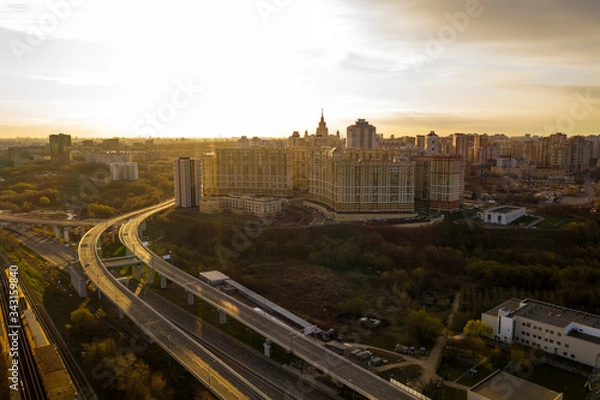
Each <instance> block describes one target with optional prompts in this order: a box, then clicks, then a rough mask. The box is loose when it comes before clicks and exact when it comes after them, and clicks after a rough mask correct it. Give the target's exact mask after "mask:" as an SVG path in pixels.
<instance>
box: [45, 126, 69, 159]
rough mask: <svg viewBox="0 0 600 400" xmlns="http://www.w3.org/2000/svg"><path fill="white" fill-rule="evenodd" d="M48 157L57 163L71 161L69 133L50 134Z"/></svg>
mask: <svg viewBox="0 0 600 400" xmlns="http://www.w3.org/2000/svg"><path fill="white" fill-rule="evenodd" d="M49 140H50V158H51V160H52V162H55V163H57V164H70V163H71V135H65V134H64V133H59V134H58V135H50V138H49Z"/></svg>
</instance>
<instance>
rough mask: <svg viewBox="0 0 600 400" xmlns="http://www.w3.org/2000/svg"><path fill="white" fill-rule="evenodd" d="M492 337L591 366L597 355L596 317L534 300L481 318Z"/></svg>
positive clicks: (599, 324)
mask: <svg viewBox="0 0 600 400" xmlns="http://www.w3.org/2000/svg"><path fill="white" fill-rule="evenodd" d="M481 320H482V321H483V322H485V323H486V324H488V325H489V326H491V327H492V330H493V336H494V337H495V338H496V339H497V340H500V341H503V342H506V343H520V344H522V345H525V346H531V347H536V348H539V349H542V350H543V351H545V352H547V353H550V354H553V355H555V356H559V357H563V358H567V359H569V360H572V361H576V362H579V363H582V364H585V365H590V366H593V365H595V363H596V358H597V356H598V355H599V354H600V316H598V315H594V314H590V313H586V312H584V311H577V310H572V309H569V308H566V307H562V306H557V305H555V304H549V303H544V302H541V301H537V300H531V299H525V300H519V299H510V300H508V301H506V302H504V303H502V304H500V305H499V306H497V307H494V308H492V309H491V310H488V311H486V312H484V313H483V314H481Z"/></svg>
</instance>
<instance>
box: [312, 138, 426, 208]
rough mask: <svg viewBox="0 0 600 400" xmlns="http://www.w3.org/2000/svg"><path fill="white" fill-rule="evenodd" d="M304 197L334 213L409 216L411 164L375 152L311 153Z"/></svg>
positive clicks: (328, 151) (412, 169)
mask: <svg viewBox="0 0 600 400" xmlns="http://www.w3.org/2000/svg"><path fill="white" fill-rule="evenodd" d="M310 165H311V168H310V172H309V180H308V195H309V198H310V199H311V200H312V201H315V202H318V203H321V204H324V205H326V206H327V207H328V208H329V209H331V210H333V211H335V212H336V213H375V214H376V213H386V214H390V213H396V214H397V213H412V212H413V211H414V170H415V164H414V162H412V161H408V160H406V159H400V158H396V157H394V156H393V155H392V153H391V152H389V151H386V150H377V149H373V150H371V149H369V150H367V149H364V150H363V149H360V150H359V149H347V150H346V151H342V150H340V149H315V150H314V151H313V152H311V163H310Z"/></svg>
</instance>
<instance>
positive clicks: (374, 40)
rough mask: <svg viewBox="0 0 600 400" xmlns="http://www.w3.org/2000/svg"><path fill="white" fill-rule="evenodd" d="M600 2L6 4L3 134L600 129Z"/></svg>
mask: <svg viewBox="0 0 600 400" xmlns="http://www.w3.org/2000/svg"><path fill="white" fill-rule="evenodd" d="M599 14H600V4H598V3H594V2H591V1H583V0H581V1H576V2H572V3H564V2H560V1H544V2H542V1H532V2H527V3H526V4H523V3H522V2H517V1H505V2H502V3H500V2H493V1H491V0H480V1H478V0H468V1H466V2H465V1H446V2H443V3H439V4H438V2H434V1H420V2H403V3H402V4H396V3H395V2H392V1H385V0H377V1H370V2H366V1H351V2H341V1H328V2H325V3H323V4H319V3H318V2H316V1H315V0H312V1H303V2H294V1H291V0H290V1H272V0H256V1H251V2H247V1H246V2H242V1H235V2H233V3H232V2H229V3H227V4H219V3H211V4H209V5H200V4H194V3H191V2H188V1H184V0H179V1H171V2H169V3H168V8H167V6H166V3H157V4H147V3H142V2H139V1H130V2H128V3H126V4H119V3H117V2H113V1H105V2H102V3H99V2H91V1H75V0H53V1H36V0H14V1H8V2H4V3H3V4H2V5H0V15H1V17H0V43H2V46H0V60H1V62H0V71H2V74H0V88H2V90H0V104H1V105H2V107H0V110H1V111H0V138H8V137H18V136H22V137H23V136H25V137H27V136H29V137H46V136H47V135H48V134H50V133H57V132H65V133H68V134H71V135H73V136H74V137H80V138H82V137H113V136H119V137H138V136H143V137H148V136H152V137H173V138H176V137H204V138H214V137H239V136H241V135H246V136H250V137H251V136H259V137H287V136H289V135H290V134H291V133H292V132H293V131H300V132H301V133H303V132H304V131H305V130H308V131H309V133H311V134H312V133H314V132H315V130H316V128H317V123H318V118H319V113H320V109H321V108H324V109H325V120H326V121H327V125H328V127H329V132H330V134H332V133H335V131H336V130H340V133H341V134H342V135H343V136H344V135H345V130H346V127H347V126H349V125H351V124H352V123H353V122H354V121H355V120H356V119H358V118H365V119H367V120H368V121H369V122H371V123H372V124H373V125H375V126H376V127H377V133H379V134H384V135H385V136H386V137H387V136H390V135H395V136H403V135H410V136H414V135H418V134H426V133H427V132H429V131H430V130H435V131H436V132H437V133H438V134H439V135H441V136H445V135H448V134H452V133H454V132H477V133H488V134H495V133H505V134H507V135H509V136H515V135H523V134H526V133H531V134H532V135H540V136H548V135H550V134H552V133H554V132H565V133H567V134H568V135H569V136H572V135H577V134H582V135H588V134H598V133H600V129H598V127H599V126H600V76H599V74H598V72H597V67H595V65H597V63H598V61H600V50H598V49H599V48H600V46H598V45H599V44H600V31H599V30H598V29H597V19H598V16H599Z"/></svg>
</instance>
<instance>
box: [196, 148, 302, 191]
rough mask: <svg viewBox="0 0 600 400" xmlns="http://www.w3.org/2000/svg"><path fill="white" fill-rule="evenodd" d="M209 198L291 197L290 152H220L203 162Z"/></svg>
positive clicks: (205, 185) (249, 150)
mask: <svg viewBox="0 0 600 400" xmlns="http://www.w3.org/2000/svg"><path fill="white" fill-rule="evenodd" d="M204 161H205V164H204V171H203V184H204V191H203V193H204V195H206V196H227V195H230V194H238V195H252V196H282V197H289V196H291V195H292V191H293V189H294V186H293V169H292V168H293V167H292V152H291V151H290V150H289V149H272V148H264V147H258V148H250V149H217V150H216V151H215V153H212V154H210V155H207V156H206V157H205V159H204Z"/></svg>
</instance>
